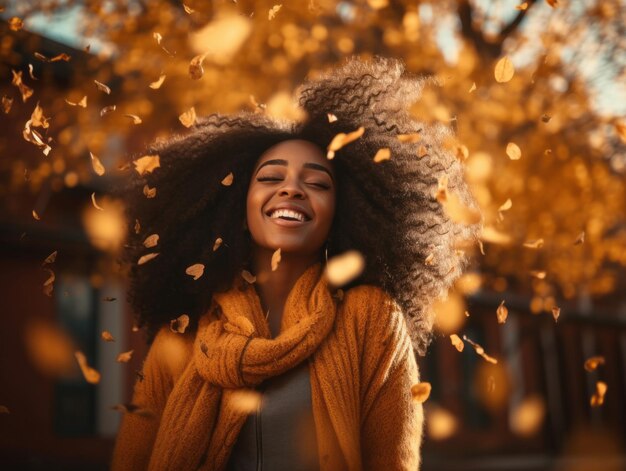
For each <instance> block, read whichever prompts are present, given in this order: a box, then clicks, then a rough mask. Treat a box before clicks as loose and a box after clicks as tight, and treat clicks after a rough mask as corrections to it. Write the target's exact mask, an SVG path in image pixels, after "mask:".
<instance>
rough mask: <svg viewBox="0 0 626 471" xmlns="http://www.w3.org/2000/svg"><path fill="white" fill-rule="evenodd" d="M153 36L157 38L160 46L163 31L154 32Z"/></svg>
mask: <svg viewBox="0 0 626 471" xmlns="http://www.w3.org/2000/svg"><path fill="white" fill-rule="evenodd" d="M152 37H153V38H154V39H155V40H156V42H157V44H158V45H159V46H160V45H161V41H162V40H163V36H161V33H157V32H154V33H152Z"/></svg>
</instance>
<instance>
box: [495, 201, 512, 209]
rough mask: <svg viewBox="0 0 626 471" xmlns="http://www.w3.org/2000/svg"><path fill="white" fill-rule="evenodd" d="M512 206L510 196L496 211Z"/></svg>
mask: <svg viewBox="0 0 626 471" xmlns="http://www.w3.org/2000/svg"><path fill="white" fill-rule="evenodd" d="M512 207H513V201H511V198H508V199H507V200H506V201H505V202H504V203H503V204H502V206H500V207H499V208H498V211H508V210H509V209H511V208H512Z"/></svg>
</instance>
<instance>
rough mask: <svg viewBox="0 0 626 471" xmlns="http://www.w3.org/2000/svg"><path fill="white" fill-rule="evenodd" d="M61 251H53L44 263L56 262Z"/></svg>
mask: <svg viewBox="0 0 626 471" xmlns="http://www.w3.org/2000/svg"><path fill="white" fill-rule="evenodd" d="M58 253H59V251H58V250H55V251H54V252H52V253H51V254H50V255H48V256H47V257H46V259H45V260H44V261H43V263H42V265H48V264H50V263H54V262H55V260H56V259H57V254H58Z"/></svg>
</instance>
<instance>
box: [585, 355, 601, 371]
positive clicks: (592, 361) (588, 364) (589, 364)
mask: <svg viewBox="0 0 626 471" xmlns="http://www.w3.org/2000/svg"><path fill="white" fill-rule="evenodd" d="M604 361H605V360H604V357H603V356H595V357H591V358H587V360H586V361H585V370H587V371H589V372H591V371H595V370H596V369H597V368H598V366H599V365H604Z"/></svg>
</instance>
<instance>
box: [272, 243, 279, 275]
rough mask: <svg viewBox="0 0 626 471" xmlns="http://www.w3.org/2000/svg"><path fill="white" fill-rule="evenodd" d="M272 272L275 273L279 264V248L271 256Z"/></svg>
mask: <svg viewBox="0 0 626 471" xmlns="http://www.w3.org/2000/svg"><path fill="white" fill-rule="evenodd" d="M271 263H272V271H276V269H277V268H278V264H279V263H280V247H279V248H278V249H276V251H275V252H274V253H273V254H272V262H271Z"/></svg>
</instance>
